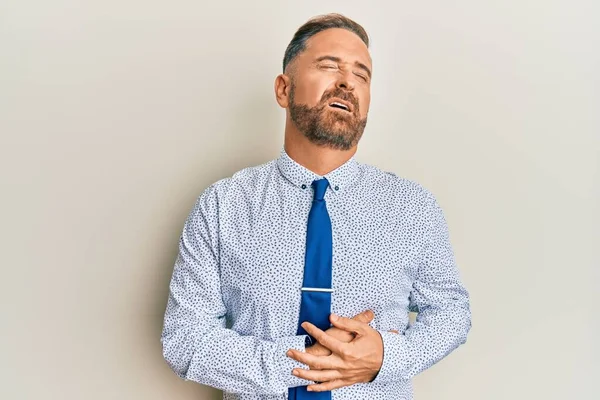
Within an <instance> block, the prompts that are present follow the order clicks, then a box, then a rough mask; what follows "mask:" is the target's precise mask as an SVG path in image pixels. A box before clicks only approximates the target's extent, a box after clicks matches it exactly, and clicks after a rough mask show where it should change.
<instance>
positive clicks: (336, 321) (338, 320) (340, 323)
mask: <svg viewBox="0 0 600 400" xmlns="http://www.w3.org/2000/svg"><path fill="white" fill-rule="evenodd" d="M329 320H330V321H331V323H332V324H333V326H335V327H336V328H340V329H343V330H345V331H348V332H356V333H358V334H360V335H365V334H366V333H367V332H368V328H371V327H370V326H369V325H368V324H366V323H364V322H359V321H355V320H353V319H350V318H346V317H340V316H339V315H335V314H333V313H331V314H330V315H329ZM371 329H372V328H371Z"/></svg>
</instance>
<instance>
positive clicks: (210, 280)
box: [160, 184, 312, 394]
mask: <svg viewBox="0 0 600 400" xmlns="http://www.w3.org/2000/svg"><path fill="white" fill-rule="evenodd" d="M215 185H216V184H213V185H212V186H210V187H209V188H207V189H206V190H205V191H204V192H203V193H202V195H200V196H199V197H198V199H197V201H196V203H195V205H194V207H193V209H192V211H191V212H190V214H189V216H188V218H187V219H186V221H185V224H184V227H183V233H182V234H181V237H180V240H179V253H178V255H177V259H176V261H175V266H174V269H173V275H172V278H171V281H170V285H169V297H168V301H167V307H166V312H165V316H164V323H163V331H162V335H161V339H160V341H161V343H162V348H163V357H164V358H165V360H166V362H167V364H168V365H169V366H170V368H171V369H172V370H173V371H174V372H175V373H176V374H177V375H178V376H179V377H181V378H182V379H184V380H189V381H195V382H198V383H201V384H204V385H208V386H211V387H214V388H217V389H221V390H225V391H228V392H233V393H254V394H281V393H285V392H287V390H288V388H289V387H295V386H305V385H308V384H311V383H312V382H311V381H307V380H304V379H301V378H297V377H295V376H294V375H292V369H293V368H296V367H298V368H304V367H305V365H304V364H302V363H300V362H298V361H295V360H293V359H292V358H289V357H288V356H287V355H286V352H287V351H288V349H290V348H293V349H296V350H299V351H305V340H306V336H307V335H297V336H288V337H281V338H278V339H275V340H263V339H260V338H258V337H255V336H249V335H240V334H239V333H237V332H236V331H234V330H232V329H228V328H226V327H225V326H226V324H225V315H226V313H227V309H226V307H225V304H224V303H223V300H222V297H221V285H220V278H219V277H220V272H219V235H218V201H217V192H216V186H215Z"/></svg>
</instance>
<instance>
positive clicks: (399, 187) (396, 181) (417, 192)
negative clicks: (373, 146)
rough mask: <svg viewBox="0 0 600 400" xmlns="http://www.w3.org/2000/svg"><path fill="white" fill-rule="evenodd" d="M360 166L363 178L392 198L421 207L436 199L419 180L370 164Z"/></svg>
mask: <svg viewBox="0 0 600 400" xmlns="http://www.w3.org/2000/svg"><path fill="white" fill-rule="evenodd" d="M361 168H362V170H363V173H364V179H365V180H366V181H370V182H371V184H372V185H373V186H374V189H375V190H378V191H382V192H383V193H385V195H386V196H388V197H390V198H392V199H396V200H398V201H400V202H402V203H413V204H415V205H421V206H423V207H426V206H429V205H430V204H431V203H432V202H435V201H436V200H435V196H434V194H433V192H432V191H431V190H430V189H428V188H427V187H426V186H424V185H423V184H421V183H420V182H417V181H415V180H412V179H408V178H406V177H403V176H401V175H399V174H397V173H395V172H392V171H386V170H383V169H381V168H379V167H376V166H374V165H370V164H361Z"/></svg>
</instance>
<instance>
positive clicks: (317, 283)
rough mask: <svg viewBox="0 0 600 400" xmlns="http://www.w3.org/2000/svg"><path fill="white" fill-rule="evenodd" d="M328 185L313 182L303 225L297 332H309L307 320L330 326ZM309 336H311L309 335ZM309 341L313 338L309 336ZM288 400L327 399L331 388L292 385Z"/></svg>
mask: <svg viewBox="0 0 600 400" xmlns="http://www.w3.org/2000/svg"><path fill="white" fill-rule="evenodd" d="M327 186H329V182H328V181H327V179H325V178H323V179H319V180H316V181H314V182H313V183H312V187H313V189H314V198H313V203H312V207H311V209H310V212H309V214H308V225H307V228H306V255H305V260H304V280H303V283H302V297H301V302H300V319H299V321H298V335H307V334H308V333H307V332H306V331H305V330H304V328H302V327H301V326H300V324H301V323H302V322H304V321H309V322H311V323H312V324H314V325H316V326H317V327H319V329H321V330H324V331H325V330H327V329H329V327H330V326H331V324H330V323H329V314H330V312H331V292H332V290H331V260H332V253H333V249H332V247H333V246H332V238H331V220H330V219H329V214H328V213H327V207H326V205H325V198H324V196H325V191H326V190H327ZM309 336H310V335H309ZM311 339H312V342H313V343H315V342H316V341H315V338H313V337H312V336H311ZM288 394H289V396H288V399H289V400H305V399H306V400H308V399H310V400H330V399H331V391H327V392H309V391H307V390H306V386H298V387H292V388H289V390H288Z"/></svg>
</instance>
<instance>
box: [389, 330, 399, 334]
mask: <svg viewBox="0 0 600 400" xmlns="http://www.w3.org/2000/svg"><path fill="white" fill-rule="evenodd" d="M390 332H394V333H398V331H397V330H395V329H390Z"/></svg>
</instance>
